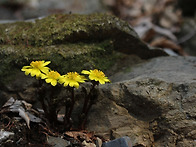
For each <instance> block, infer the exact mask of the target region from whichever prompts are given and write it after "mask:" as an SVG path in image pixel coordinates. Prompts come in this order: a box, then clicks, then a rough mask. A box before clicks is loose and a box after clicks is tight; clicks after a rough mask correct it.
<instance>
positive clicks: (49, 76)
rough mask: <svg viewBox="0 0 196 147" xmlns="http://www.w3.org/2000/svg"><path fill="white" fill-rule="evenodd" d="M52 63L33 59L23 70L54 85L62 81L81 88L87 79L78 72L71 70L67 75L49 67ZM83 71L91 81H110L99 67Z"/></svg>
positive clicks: (101, 82) (26, 73) (102, 82)
mask: <svg viewBox="0 0 196 147" xmlns="http://www.w3.org/2000/svg"><path fill="white" fill-rule="evenodd" d="M50 63H51V62H50V61H32V62H31V63H30V66H24V67H23V68H22V69H21V70H22V71H24V72H25V75H29V74H30V75H31V76H32V77H34V76H36V78H37V79H44V80H45V81H46V83H50V84H51V85H52V86H56V85H57V83H60V84H63V85H64V86H70V87H75V88H79V84H80V83H84V82H85V81H86V80H87V78H85V76H83V75H80V74H78V73H77V72H69V73H67V74H65V75H60V74H59V73H58V72H57V71H54V70H51V69H50V68H49V67H47V65H48V64H50ZM81 73H82V74H87V75H89V76H88V77H89V79H90V80H91V81H96V82H99V83H100V84H105V83H106V82H110V80H109V79H108V78H107V77H106V76H105V74H104V73H103V72H102V71H100V70H98V69H94V70H90V71H87V70H83V71H82V72H81Z"/></svg>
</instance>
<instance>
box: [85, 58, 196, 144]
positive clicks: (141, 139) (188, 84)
mask: <svg viewBox="0 0 196 147" xmlns="http://www.w3.org/2000/svg"><path fill="white" fill-rule="evenodd" d="M195 63H196V58H195V57H159V58H155V59H152V60H150V61H147V62H146V63H143V64H139V65H137V66H136V67H134V68H132V69H131V71H130V72H127V73H122V72H121V73H120V74H117V75H114V76H113V80H114V81H115V80H116V81H118V82H114V83H112V84H107V85H104V86H101V87H100V88H101V89H100V96H99V100H98V102H97V103H96V104H95V105H93V107H92V111H91V113H90V117H89V121H88V125H87V128H88V129H89V130H94V131H95V132H98V134H101V135H103V136H105V137H106V138H107V137H108V138H118V137H122V136H125V135H127V136H129V137H130V138H131V141H132V142H133V146H135V145H141V146H152V145H153V144H154V145H155V146H165V145H166V146H179V147H181V146H195V145H196V142H195V141H194V140H196V136H195V134H196V119H195V118H196V79H195V73H196V67H195ZM114 77H115V78H114ZM90 120H94V121H90ZM183 142H184V145H183Z"/></svg>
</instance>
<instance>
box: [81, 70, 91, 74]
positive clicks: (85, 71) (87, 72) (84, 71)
mask: <svg viewBox="0 0 196 147" xmlns="http://www.w3.org/2000/svg"><path fill="white" fill-rule="evenodd" d="M81 73H83V74H90V72H89V71H88V70H82V72H81Z"/></svg>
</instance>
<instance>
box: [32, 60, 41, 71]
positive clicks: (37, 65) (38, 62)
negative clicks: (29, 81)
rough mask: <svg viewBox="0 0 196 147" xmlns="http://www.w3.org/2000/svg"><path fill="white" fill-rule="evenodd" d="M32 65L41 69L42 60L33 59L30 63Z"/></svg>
mask: <svg viewBox="0 0 196 147" xmlns="http://www.w3.org/2000/svg"><path fill="white" fill-rule="evenodd" d="M30 65H31V66H32V67H34V68H37V69H39V68H40V66H41V65H42V62H41V61H32V62H31V64H30Z"/></svg>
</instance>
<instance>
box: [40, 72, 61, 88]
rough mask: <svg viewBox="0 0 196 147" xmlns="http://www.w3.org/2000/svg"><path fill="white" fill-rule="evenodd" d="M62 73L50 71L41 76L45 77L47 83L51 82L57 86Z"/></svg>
mask: <svg viewBox="0 0 196 147" xmlns="http://www.w3.org/2000/svg"><path fill="white" fill-rule="evenodd" d="M60 76H61V75H60V74H59V73H58V72H57V71H50V72H48V73H46V74H41V78H42V79H45V81H46V83H51V85H52V86H56V84H57V82H58V79H59V78H60Z"/></svg>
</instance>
